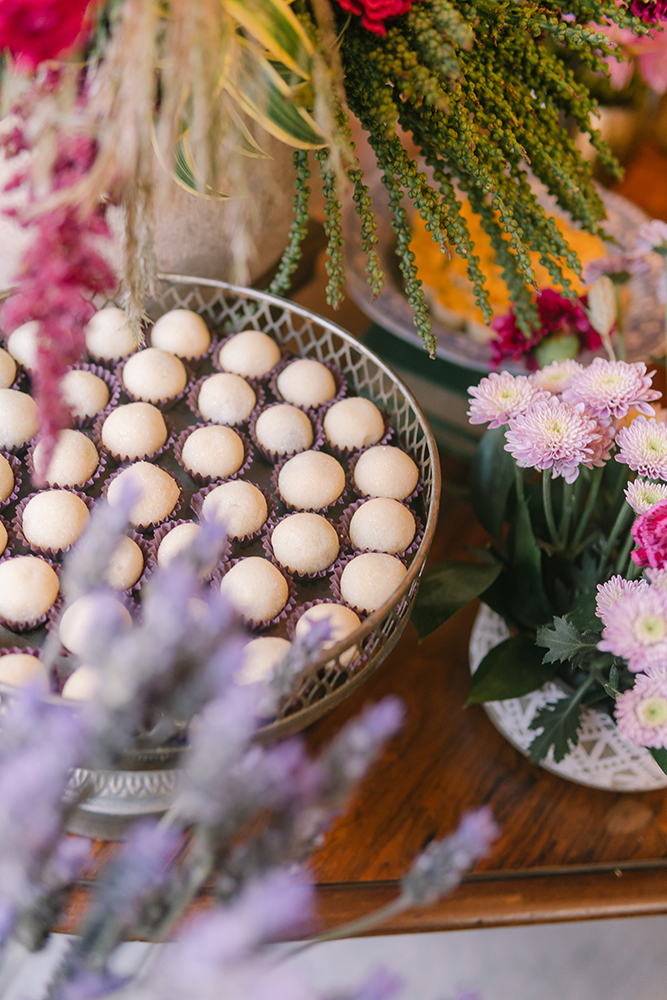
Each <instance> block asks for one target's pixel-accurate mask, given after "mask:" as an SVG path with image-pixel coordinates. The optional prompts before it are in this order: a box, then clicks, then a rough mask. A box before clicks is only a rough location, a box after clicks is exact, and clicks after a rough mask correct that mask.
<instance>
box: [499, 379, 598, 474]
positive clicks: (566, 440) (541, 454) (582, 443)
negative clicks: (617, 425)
mask: <svg viewBox="0 0 667 1000" xmlns="http://www.w3.org/2000/svg"><path fill="white" fill-rule="evenodd" d="M505 436H506V438H507V444H506V445H505V450H506V451H509V452H510V453H511V454H512V456H513V457H514V459H515V461H516V464H517V465H518V466H520V467H521V468H528V469H540V470H542V471H544V470H545V469H551V474H552V475H553V476H554V478H556V477H558V476H562V477H563V478H564V479H565V481H566V482H567V483H573V482H574V480H575V479H576V478H577V476H578V475H579V466H580V465H586V466H587V467H590V466H591V465H592V464H593V461H594V459H596V458H597V454H598V453H599V451H600V437H601V434H600V429H599V426H598V422H597V421H596V420H594V419H593V418H592V417H590V416H589V415H588V414H587V413H586V412H585V410H584V405H583V403H579V404H578V405H576V406H569V405H568V404H567V403H564V402H562V401H561V400H560V399H559V398H558V397H556V396H552V397H551V398H550V399H546V400H540V401H538V402H537V403H534V404H533V405H532V406H531V407H530V409H528V410H527V411H526V412H525V413H520V414H518V415H517V416H515V417H513V418H512V419H511V420H510V429H509V430H508V431H507V432H506V435H505Z"/></svg>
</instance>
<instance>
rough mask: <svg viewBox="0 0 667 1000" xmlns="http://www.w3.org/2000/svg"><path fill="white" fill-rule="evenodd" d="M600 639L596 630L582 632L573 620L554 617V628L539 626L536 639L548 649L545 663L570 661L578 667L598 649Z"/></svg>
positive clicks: (538, 643)
mask: <svg viewBox="0 0 667 1000" xmlns="http://www.w3.org/2000/svg"><path fill="white" fill-rule="evenodd" d="M598 639H599V636H598V634H597V633H596V632H588V633H586V632H584V633H583V634H582V633H581V632H580V631H579V629H578V628H576V627H575V626H574V625H573V624H572V622H571V621H567V620H566V619H565V618H554V621H553V628H547V627H546V626H544V627H542V628H538V630H537V638H536V640H535V641H536V642H537V645H538V646H544V648H545V649H546V650H547V652H546V653H545V654H544V662H545V663H567V662H570V663H572V664H573V665H574V666H575V667H577V666H580V665H581V663H582V661H583V660H584V659H585V658H586V657H587V656H589V655H590V653H591V652H594V651H597V643H598Z"/></svg>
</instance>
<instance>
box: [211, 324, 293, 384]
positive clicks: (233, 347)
mask: <svg viewBox="0 0 667 1000" xmlns="http://www.w3.org/2000/svg"><path fill="white" fill-rule="evenodd" d="M279 361H280V348H279V347H278V345H277V344H276V342H275V340H272V339H271V337H269V336H267V334H265V333H262V332H261V330H244V331H243V332H242V333H237V334H235V335H234V336H233V337H229V338H228V339H227V340H225V342H224V343H223V345H222V347H221V348H220V351H219V352H218V364H219V365H220V367H221V368H222V369H223V371H226V372H232V373H233V374H234V375H243V376H244V378H263V377H264V375H268V373H269V372H270V371H271V369H272V368H275V366H276V365H277V364H278V362H279Z"/></svg>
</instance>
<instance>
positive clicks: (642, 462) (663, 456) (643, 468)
mask: <svg viewBox="0 0 667 1000" xmlns="http://www.w3.org/2000/svg"><path fill="white" fill-rule="evenodd" d="M616 444H617V445H618V454H617V455H616V461H617V462H624V463H625V464H626V465H629V466H630V468H631V469H633V470H634V471H635V472H638V473H639V475H640V476H644V477H645V478H646V479H665V480H667V424H661V423H658V421H657V420H655V419H651V420H647V419H646V417H636V419H635V420H633V421H632V423H631V424H630V426H629V427H621V429H620V431H619V432H618V434H617V435H616Z"/></svg>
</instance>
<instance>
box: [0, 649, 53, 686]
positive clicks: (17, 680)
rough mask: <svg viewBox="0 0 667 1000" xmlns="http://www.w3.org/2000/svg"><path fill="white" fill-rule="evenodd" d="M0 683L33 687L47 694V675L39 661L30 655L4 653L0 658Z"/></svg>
mask: <svg viewBox="0 0 667 1000" xmlns="http://www.w3.org/2000/svg"><path fill="white" fill-rule="evenodd" d="M0 683H1V684H11V685H12V686H13V687H27V686H28V685H30V686H32V685H34V686H35V687H36V688H37V690H38V691H40V692H41V693H42V694H47V693H48V690H49V675H48V674H47V672H46V668H45V667H44V664H43V663H42V662H41V660H39V659H38V658H37V657H36V656H33V655H32V653H5V655H4V656H0Z"/></svg>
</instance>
